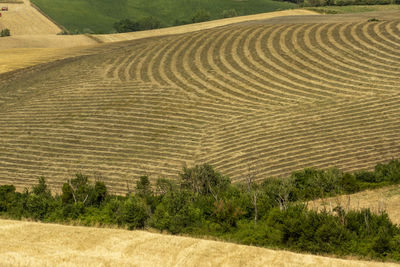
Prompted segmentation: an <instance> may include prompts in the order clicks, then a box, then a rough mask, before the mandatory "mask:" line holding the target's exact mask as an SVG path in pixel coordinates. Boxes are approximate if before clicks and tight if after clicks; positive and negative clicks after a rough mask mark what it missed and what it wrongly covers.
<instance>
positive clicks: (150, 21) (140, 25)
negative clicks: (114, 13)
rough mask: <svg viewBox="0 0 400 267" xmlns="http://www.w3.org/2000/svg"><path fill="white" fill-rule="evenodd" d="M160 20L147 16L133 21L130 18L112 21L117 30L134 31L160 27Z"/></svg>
mask: <svg viewBox="0 0 400 267" xmlns="http://www.w3.org/2000/svg"><path fill="white" fill-rule="evenodd" d="M161 26H162V24H161V21H160V20H159V19H157V18H155V17H152V16H149V17H144V18H142V19H139V20H136V21H133V20H130V19H123V20H120V21H118V22H116V23H114V29H115V30H116V31H117V32H135V31H144V30H153V29H158V28H161Z"/></svg>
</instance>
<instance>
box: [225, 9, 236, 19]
mask: <svg viewBox="0 0 400 267" xmlns="http://www.w3.org/2000/svg"><path fill="white" fill-rule="evenodd" d="M237 16H238V13H237V12H236V10H235V9H234V8H232V9H228V10H224V11H222V13H221V18H233V17H237Z"/></svg>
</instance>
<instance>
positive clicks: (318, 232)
mask: <svg viewBox="0 0 400 267" xmlns="http://www.w3.org/2000/svg"><path fill="white" fill-rule="evenodd" d="M256 173H257V168H256V167H253V166H249V168H248V171H247V173H245V174H244V176H243V179H242V182H240V183H235V184H232V183H231V181H230V179H229V177H227V176H225V175H223V174H221V173H220V172H218V171H216V170H215V169H214V168H213V167H212V166H211V165H209V164H202V165H197V166H194V167H192V168H186V167H185V168H183V170H182V172H181V173H180V175H179V177H178V178H177V179H176V181H172V180H167V179H163V178H160V179H158V180H157V181H156V182H155V183H154V184H151V183H150V180H149V178H148V177H147V176H141V177H139V179H138V180H137V182H136V186H135V188H134V190H133V192H131V191H129V192H128V193H127V194H126V195H125V196H120V195H114V194H111V193H109V191H108V189H107V186H106V184H105V183H104V181H100V180H96V181H91V180H90V179H89V177H88V176H86V175H83V174H77V175H76V176H75V177H74V178H72V179H69V180H67V181H66V182H65V183H64V184H63V186H62V188H61V191H60V193H58V194H52V193H51V191H50V190H49V188H48V186H47V184H46V180H45V179H44V178H40V179H39V181H38V184H37V185H35V186H33V187H32V188H31V189H27V188H26V189H25V190H24V191H23V192H17V191H16V188H15V186H13V185H2V186H0V215H1V216H2V217H5V218H12V219H21V218H30V219H34V220H38V221H43V222H56V223H68V222H71V221H72V222H76V223H79V224H82V225H88V226H90V225H103V226H109V225H118V226H120V227H124V228H128V229H143V228H148V227H152V228H155V229H158V230H160V231H165V232H168V233H171V234H189V235H192V236H214V237H217V238H219V239H223V240H228V241H233V242H237V243H241V244H248V245H257V246H265V247H276V248H284V249H290V250H294V251H306V252H312V253H317V254H318V253H319V254H320V253H323V254H326V253H328V254H335V255H358V256H360V257H365V258H373V259H381V260H386V259H390V260H396V261H399V260H400V228H399V227H398V226H397V225H394V224H393V223H392V222H391V221H390V220H389V218H388V215H387V214H386V213H385V212H381V213H380V214H374V213H372V212H371V211H370V210H369V209H363V210H359V211H346V210H345V209H344V208H343V207H341V206H337V207H335V208H334V209H333V212H328V211H327V210H323V211H321V212H317V211H312V210H309V209H308V208H307V207H306V204H304V203H306V202H307V201H308V200H312V199H316V198H324V197H330V196H334V195H338V194H344V193H354V192H357V191H360V190H365V189H370V188H377V187H381V186H385V185H390V184H398V183H400V161H399V160H392V161H390V162H389V163H387V164H378V165H376V167H375V169H374V171H359V172H354V173H348V172H342V171H340V170H338V169H336V168H332V169H328V170H319V169H314V168H307V169H304V170H301V171H297V172H294V173H293V174H292V175H291V176H290V177H288V178H268V179H265V180H263V181H262V182H257V181H256V180H255V177H256Z"/></svg>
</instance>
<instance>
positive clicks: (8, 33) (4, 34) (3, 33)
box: [0, 29, 11, 37]
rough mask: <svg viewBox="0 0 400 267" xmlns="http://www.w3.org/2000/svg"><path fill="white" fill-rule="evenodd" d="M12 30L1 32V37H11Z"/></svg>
mask: <svg viewBox="0 0 400 267" xmlns="http://www.w3.org/2000/svg"><path fill="white" fill-rule="evenodd" d="M10 35H11V33H10V30H9V29H4V30H2V31H1V32H0V37H6V36H10Z"/></svg>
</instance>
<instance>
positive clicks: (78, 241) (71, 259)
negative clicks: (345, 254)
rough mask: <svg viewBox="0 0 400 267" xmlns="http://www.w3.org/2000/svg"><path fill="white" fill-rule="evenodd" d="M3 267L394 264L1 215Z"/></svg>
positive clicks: (1, 257) (0, 246)
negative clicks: (65, 224)
mask: <svg viewBox="0 0 400 267" xmlns="http://www.w3.org/2000/svg"><path fill="white" fill-rule="evenodd" d="M0 262H1V263H2V265H3V266H8V265H10V266H15V265H18V266H41V267H42V266H76V265H79V266H111V265H112V266H116V265H118V266H316V265H318V266H364V267H367V266H396V265H395V264H390V263H386V264H383V263H374V262H365V261H356V260H342V259H335V258H328V257H321V256H314V255H306V254H296V253H292V252H286V251H275V250H270V249H264V248H257V247H250V246H242V245H236V244H230V243H223V242H216V241H208V240H201V239H194V238H188V237H178V236H168V235H160V234H153V233H148V232H143V231H125V230H115V229H114V230H113V229H98V228H87V227H77V226H74V227H72V226H62V225H54V224H40V223H32V222H16V221H8V220H0Z"/></svg>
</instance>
